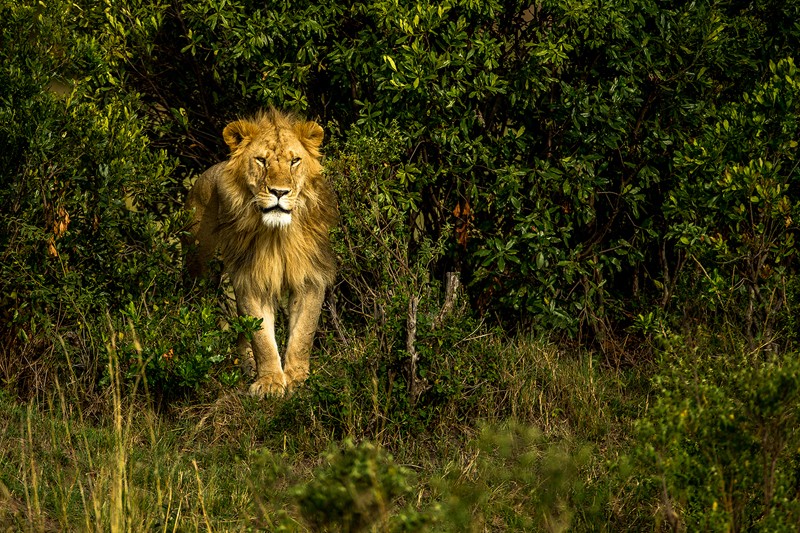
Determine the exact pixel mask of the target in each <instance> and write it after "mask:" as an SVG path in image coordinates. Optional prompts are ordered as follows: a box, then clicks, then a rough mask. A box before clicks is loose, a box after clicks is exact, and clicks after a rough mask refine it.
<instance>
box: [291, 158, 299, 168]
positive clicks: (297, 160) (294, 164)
mask: <svg viewBox="0 0 800 533" xmlns="http://www.w3.org/2000/svg"><path fill="white" fill-rule="evenodd" d="M299 162H300V158H299V157H294V158H292V166H293V167H296V166H297V164H298V163H299Z"/></svg>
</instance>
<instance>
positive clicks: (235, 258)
mask: <svg viewBox="0 0 800 533" xmlns="http://www.w3.org/2000/svg"><path fill="white" fill-rule="evenodd" d="M292 237H293V236H292V235H291V234H290V233H289V232H277V231H276V232H264V233H263V234H260V235H256V236H253V237H251V238H249V239H246V240H245V242H238V243H234V242H233V239H229V240H228V241H227V242H226V241H224V240H223V242H222V252H223V254H222V255H223V260H224V262H225V265H226V268H227V270H228V272H229V274H230V276H231V281H233V283H234V286H237V285H238V286H240V287H243V288H247V289H249V290H250V291H256V292H262V294H264V295H265V296H274V297H278V296H280V295H281V294H282V293H283V292H284V291H286V290H291V289H293V288H296V287H301V286H303V285H304V284H306V283H308V282H309V281H313V279H312V278H313V277H314V272H313V269H312V268H310V267H311V265H312V264H313V259H312V256H313V250H310V249H308V247H307V246H304V244H305V243H304V242H302V240H299V239H293V238H292ZM234 244H235V245H234ZM226 248H227V250H226Z"/></svg>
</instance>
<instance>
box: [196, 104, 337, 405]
mask: <svg viewBox="0 0 800 533" xmlns="http://www.w3.org/2000/svg"><path fill="white" fill-rule="evenodd" d="M223 138H224V139H225V142H226V143H227V144H228V146H229V148H230V150H231V154H230V158H229V159H228V160H227V161H225V162H222V163H218V164H217V165H215V166H213V167H211V168H210V169H208V170H207V171H205V172H204V173H203V174H202V175H201V176H200V177H199V178H198V179H197V182H196V183H195V184H194V186H193V187H192V189H191V191H190V192H189V196H188V199H187V202H186V207H187V209H190V210H193V218H192V225H191V227H190V232H191V236H192V237H193V242H192V243H190V244H193V246H190V251H189V254H188V256H187V265H188V268H189V271H190V273H191V274H193V275H203V274H204V273H205V271H206V265H207V262H208V261H209V260H210V259H212V258H213V256H214V254H215V253H216V252H217V251H218V252H219V253H220V255H221V257H222V260H223V263H224V265H225V269H226V271H227V272H228V274H229V276H230V278H231V282H232V284H233V288H234V292H235V293H236V302H237V307H238V309H239V313H240V314H247V315H252V316H255V317H257V318H262V319H263V322H262V327H261V329H260V330H259V331H257V332H256V333H255V335H254V338H253V342H252V354H253V356H254V358H255V364H256V380H255V382H254V383H253V384H252V385H251V387H250V392H251V393H252V394H254V395H262V394H264V393H268V394H282V393H283V392H284V390H285V389H286V388H291V387H293V386H295V385H297V384H299V383H300V382H302V381H303V380H304V379H305V378H306V377H307V375H308V363H309V361H308V359H309V353H310V350H311V344H312V341H313V337H314V333H315V331H316V325H317V321H318V320H319V314H320V310H321V307H322V301H323V298H324V294H325V289H326V288H327V287H329V286H330V285H331V283H333V279H334V275H335V266H336V262H335V258H334V255H333V252H332V250H331V246H330V240H329V237H328V232H329V230H330V229H331V228H332V227H333V226H334V225H335V223H336V221H337V218H338V209H337V204H336V198H335V196H334V194H333V191H332V190H331V188H330V186H329V185H328V183H327V181H326V180H325V178H324V177H323V176H322V174H321V171H322V165H321V163H320V157H321V155H320V152H319V147H320V144H321V142H322V138H323V131H322V128H321V127H320V126H319V125H318V124H316V123H315V122H307V121H304V120H302V119H300V118H298V117H296V116H294V115H290V114H285V113H282V112H279V111H276V110H274V109H272V110H269V111H267V112H264V113H260V114H258V115H256V116H255V117H253V118H250V119H245V120H238V121H235V122H232V123H230V124H228V125H227V126H226V127H225V129H224V131H223ZM286 293H288V295H289V337H288V341H287V346H286V352H285V354H284V361H283V364H281V359H280V355H279V353H278V348H277V344H276V342H275V333H274V327H275V313H276V309H277V306H278V302H279V300H280V298H281V296H282V295H283V294H286ZM247 349H248V346H247V343H246V341H244V339H240V350H241V351H246V350H247Z"/></svg>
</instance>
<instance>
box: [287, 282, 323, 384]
mask: <svg viewBox="0 0 800 533" xmlns="http://www.w3.org/2000/svg"><path fill="white" fill-rule="evenodd" d="M324 299H325V289H324V288H322V287H316V286H314V285H307V286H306V287H304V288H303V289H301V290H295V291H292V294H291V295H290V297H289V339H288V341H287V344H286V357H285V359H286V364H285V365H284V368H285V374H286V386H287V388H289V389H291V388H293V387H296V386H297V385H299V384H300V383H302V382H303V381H305V379H306V378H307V377H308V368H309V357H310V355H311V345H312V344H313V342H314V334H315V333H316V331H317V322H318V321H319V315H320V312H321V310H322V302H323V300H324Z"/></svg>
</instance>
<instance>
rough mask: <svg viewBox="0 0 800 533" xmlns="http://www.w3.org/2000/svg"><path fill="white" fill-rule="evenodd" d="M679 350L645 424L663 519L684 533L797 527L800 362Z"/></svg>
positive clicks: (643, 436)
mask: <svg viewBox="0 0 800 533" xmlns="http://www.w3.org/2000/svg"><path fill="white" fill-rule="evenodd" d="M673 342H675V343H676V348H675V349H674V350H672V351H671V353H670V366H671V368H672V369H671V370H667V371H665V372H663V373H662V374H661V375H660V376H658V377H657V378H656V380H655V385H656V392H657V393H658V396H657V400H656V402H655V404H654V405H653V407H652V408H651V409H650V411H649V412H648V413H647V416H646V417H645V418H644V419H643V420H641V421H640V423H639V430H640V433H639V437H640V444H639V446H640V451H641V452H642V457H643V458H644V459H645V464H646V465H647V468H648V469H650V471H651V472H652V473H653V478H652V479H651V481H652V482H653V484H654V486H653V491H654V493H656V494H658V493H660V494H661V495H662V496H661V501H660V507H661V509H662V510H663V515H662V519H663V520H665V521H667V522H668V523H670V524H671V525H672V526H673V527H674V528H679V529H681V530H686V531H697V530H707V531H794V530H795V529H796V528H797V521H798V519H799V518H800V504H799V503H798V501H797V488H798V483H800V479H798V476H797V464H798V463H797V461H798V456H797V453H798V446H800V432H798V427H799V426H798V423H800V420H798V414H799V413H798V409H797V405H798V402H799V401H800V359H798V357H797V354H796V353H788V354H785V355H783V356H774V357H770V358H769V359H767V360H761V359H759V358H757V357H753V356H752V354H748V355H738V356H737V355H735V354H731V353H719V352H714V351H710V350H708V348H701V349H700V350H697V349H695V350H689V349H686V348H683V347H682V345H683V343H682V341H680V340H678V339H674V340H673Z"/></svg>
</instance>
